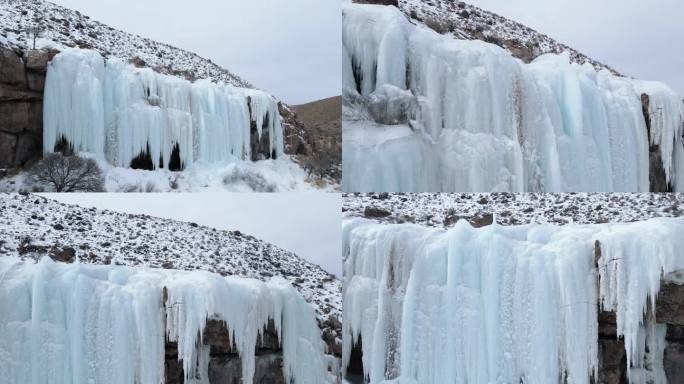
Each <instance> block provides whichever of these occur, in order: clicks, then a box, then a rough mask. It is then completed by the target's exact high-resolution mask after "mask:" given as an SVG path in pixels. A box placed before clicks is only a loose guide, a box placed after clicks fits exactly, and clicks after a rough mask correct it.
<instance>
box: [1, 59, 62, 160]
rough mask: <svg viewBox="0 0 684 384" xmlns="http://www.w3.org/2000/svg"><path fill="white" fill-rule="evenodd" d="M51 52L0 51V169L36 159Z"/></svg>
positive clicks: (40, 138)
mask: <svg viewBox="0 0 684 384" xmlns="http://www.w3.org/2000/svg"><path fill="white" fill-rule="evenodd" d="M52 56H54V52H48V51H39V50H31V51H26V52H18V51H15V50H12V49H9V48H0V168H10V167H20V166H24V165H26V164H27V163H29V162H31V161H33V160H35V159H38V158H39V157H40V153H41V151H42V140H43V133H42V130H43V88H44V86H45V74H46V72H47V64H48V61H49V60H50V59H51V58H52Z"/></svg>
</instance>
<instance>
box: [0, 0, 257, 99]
mask: <svg viewBox="0 0 684 384" xmlns="http://www.w3.org/2000/svg"><path fill="white" fill-rule="evenodd" d="M35 25H40V26H42V27H43V29H44V36H43V37H42V38H39V39H38V41H37V43H36V48H56V49H59V50H62V49H64V48H66V47H78V48H84V49H94V50H96V51H98V52H99V53H100V54H101V55H102V56H104V57H110V56H113V57H118V58H121V59H124V60H127V61H128V60H133V61H135V62H136V63H138V64H139V65H140V64H144V65H145V66H148V67H150V68H152V69H154V70H155V71H157V72H160V73H166V74H172V75H176V76H181V77H185V78H187V79H190V80H195V79H211V80H212V81H215V82H219V81H222V82H225V83H227V84H231V85H234V86H238V87H251V85H250V84H249V83H248V82H246V81H245V80H243V79H241V78H239V77H238V76H236V75H234V74H232V73H230V72H229V71H228V70H226V69H224V68H222V67H220V66H218V65H217V64H215V63H213V62H212V61H211V60H207V59H205V58H202V57H200V56H198V55H196V54H194V53H192V52H188V51H185V50H182V49H179V48H175V47H172V46H170V45H167V44H163V43H159V42H156V41H153V40H150V39H147V38H144V37H141V36H137V35H133V34H130V33H126V32H124V31H119V30H116V29H114V28H111V27H109V26H107V25H104V24H102V23H100V22H98V21H95V20H92V19H90V18H89V17H88V16H86V15H82V14H81V13H80V12H78V11H74V10H71V9H68V8H64V7H62V6H59V5H56V4H53V3H50V2H47V1H43V0H0V46H7V47H11V48H17V49H21V50H27V49H30V48H33V41H32V40H31V39H30V38H29V35H28V34H27V33H26V29H27V28H29V27H32V26H35Z"/></svg>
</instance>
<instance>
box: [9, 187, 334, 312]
mask: <svg viewBox="0 0 684 384" xmlns="http://www.w3.org/2000/svg"><path fill="white" fill-rule="evenodd" d="M45 255H53V256H55V257H58V258H61V259H64V260H68V261H75V260H78V261H80V262H81V263H94V264H112V265H127V266H141V267H142V266H145V267H154V268H166V269H181V270H206V271H210V272H216V273H218V274H221V275H224V276H230V275H235V276H242V277H249V278H254V279H259V280H263V281H267V280H269V279H270V278H271V277H272V276H283V277H284V278H285V279H286V280H287V281H289V282H291V283H292V284H293V285H294V286H295V288H297V290H298V291H299V292H300V293H301V294H302V296H303V297H304V298H305V299H306V300H307V301H308V302H310V303H311V304H312V305H313V306H314V308H315V310H316V314H317V316H318V318H319V320H320V321H321V322H326V321H327V320H328V319H329V318H330V317H331V316H334V317H336V318H337V319H339V318H340V316H341V298H340V292H341V285H340V282H339V280H337V278H335V277H334V276H333V275H331V274H329V273H327V272H325V271H324V270H323V269H321V268H320V267H319V266H317V265H314V264H312V263H309V262H307V261H305V260H303V259H301V258H299V257H298V256H297V255H295V254H293V253H291V252H287V251H284V250H282V249H279V248H277V247H275V246H273V245H271V244H269V243H266V242H263V241H261V240H258V239H256V238H254V237H252V236H249V235H246V234H242V233H240V232H239V231H234V232H230V231H220V230H217V229H213V228H207V227H202V226H198V225H197V224H193V223H184V222H178V221H173V220H167V219H159V218H154V217H150V216H145V215H127V214H122V213H117V212H112V211H108V210H96V209H87V208H82V207H78V206H74V205H66V204H62V203H59V202H56V201H53V200H49V199H45V198H43V197H40V196H36V195H28V196H23V195H18V194H0V256H19V257H21V258H23V259H38V258H40V257H42V256H45Z"/></svg>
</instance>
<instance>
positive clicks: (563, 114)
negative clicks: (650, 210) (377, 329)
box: [343, 4, 684, 192]
mask: <svg viewBox="0 0 684 384" xmlns="http://www.w3.org/2000/svg"><path fill="white" fill-rule="evenodd" d="M343 44H344V55H343V57H344V60H345V63H344V67H343V87H344V98H345V106H344V109H343V112H344V116H343V119H344V124H343V128H344V131H343V136H344V140H343V150H344V154H345V155H344V162H343V185H344V188H345V190H347V191H479V192H482V191H648V190H649V187H650V184H649V164H650V163H649V162H650V156H649V146H652V147H654V150H658V151H659V155H660V158H661V159H662V161H661V162H662V165H661V168H662V169H663V170H664V173H665V178H666V182H667V183H669V184H670V185H671V186H672V187H673V188H674V189H682V188H683V187H684V144H682V126H683V124H684V104H682V102H681V97H680V96H678V95H676V94H675V93H674V92H673V91H672V90H670V89H669V88H667V87H666V86H664V85H661V84H657V83H650V82H643V81H637V80H631V79H626V78H623V77H618V76H615V75H613V74H612V73H611V72H610V71H608V70H601V71H599V72H597V71H596V70H595V69H594V67H593V66H592V65H590V64H584V65H579V64H576V63H571V62H570V55H569V53H567V52H566V53H563V54H560V55H555V54H547V55H543V56H541V57H539V58H537V59H536V60H535V61H533V62H532V63H530V64H525V63H523V62H521V61H520V60H517V59H514V58H513V57H512V56H511V55H510V53H509V52H507V51H505V50H504V49H502V48H500V47H498V46H496V45H493V44H488V43H485V42H482V41H471V40H456V39H454V38H453V37H451V36H445V35H440V34H438V33H436V32H434V31H433V30H431V29H429V28H427V27H426V26H424V25H422V24H413V23H412V22H410V21H409V20H408V19H407V18H406V16H405V15H404V14H403V13H402V12H400V11H399V10H398V9H396V8H394V7H387V6H377V5H360V4H345V5H344V6H343ZM644 93H645V94H648V95H649V97H650V104H649V109H648V110H647V111H644V110H643V104H642V99H641V96H642V94H644ZM644 113H646V114H647V115H648V116H649V123H650V127H649V128H648V129H647V126H646V120H645V117H644Z"/></svg>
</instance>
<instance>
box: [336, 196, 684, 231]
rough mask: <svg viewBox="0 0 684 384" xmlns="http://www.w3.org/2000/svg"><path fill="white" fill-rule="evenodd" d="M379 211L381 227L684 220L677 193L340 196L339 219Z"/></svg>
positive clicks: (683, 204) (683, 199) (683, 206)
mask: <svg viewBox="0 0 684 384" xmlns="http://www.w3.org/2000/svg"><path fill="white" fill-rule="evenodd" d="M368 207H370V208H379V209H381V210H382V211H384V212H385V214H386V215H387V216H385V217H377V218H375V220H378V221H382V222H387V223H406V222H407V223H416V224H421V225H425V226H430V227H451V226H453V225H455V224H456V222H457V221H458V219H459V218H462V219H466V220H477V219H481V218H483V217H484V216H486V215H492V216H493V217H492V221H494V220H495V221H496V223H498V224H501V225H518V224H530V223H549V224H556V225H563V224H570V223H577V224H600V223H624V222H632V221H640V220H646V219H650V218H656V217H681V216H684V194H683V193H611V194H604V193H524V194H515V193H398V194H393V193H390V194H388V193H368V194H362V193H358V194H352V193H346V194H344V195H343V199H342V210H343V211H344V212H345V217H364V216H365V215H364V211H365V210H366V208H368Z"/></svg>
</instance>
